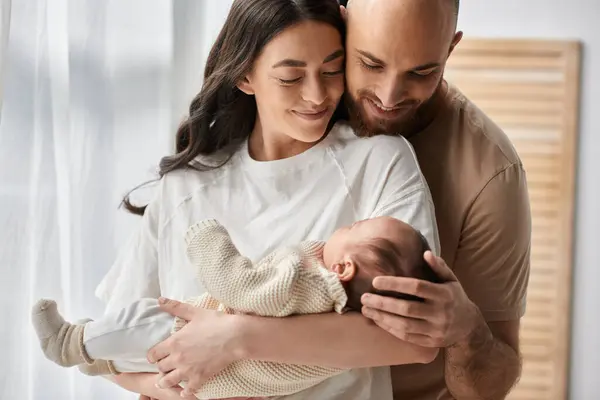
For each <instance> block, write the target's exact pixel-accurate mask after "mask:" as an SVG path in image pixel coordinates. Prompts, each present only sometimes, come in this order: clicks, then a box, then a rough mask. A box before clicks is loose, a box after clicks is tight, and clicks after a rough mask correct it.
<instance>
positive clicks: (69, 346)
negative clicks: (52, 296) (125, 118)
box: [31, 300, 94, 367]
mask: <svg viewBox="0 0 600 400" xmlns="http://www.w3.org/2000/svg"><path fill="white" fill-rule="evenodd" d="M31 318H32V322H33V327H34V329H35V333H36V334H37V337H38V339H39V341H40V346H41V348H42V350H43V351H44V354H45V355H46V357H47V358H48V359H49V360H51V361H54V362H55V363H56V364H58V365H60V366H63V367H72V366H74V365H79V364H86V363H87V364H93V363H94V360H92V359H91V358H90V357H89V356H88V355H87V353H86V351H85V348H84V347H83V329H84V326H85V325H73V324H70V323H68V322H66V321H65V320H64V319H63V317H62V316H61V315H60V314H59V312H58V309H57V307H56V302H55V301H53V300H40V301H38V302H37V304H36V305H35V306H33V309H32V313H31Z"/></svg>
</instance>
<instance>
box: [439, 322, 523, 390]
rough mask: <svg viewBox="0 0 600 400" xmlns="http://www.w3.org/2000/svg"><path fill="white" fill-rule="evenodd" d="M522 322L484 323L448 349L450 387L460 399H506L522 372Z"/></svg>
mask: <svg viewBox="0 0 600 400" xmlns="http://www.w3.org/2000/svg"><path fill="white" fill-rule="evenodd" d="M519 325H520V324H519V321H509V322H493V323H489V326H488V324H486V322H485V321H484V320H483V319H482V320H481V322H480V325H479V326H478V327H477V328H476V329H475V330H474V331H473V333H472V334H471V335H470V336H469V338H468V339H467V340H464V341H461V342H459V343H456V344H455V345H453V346H450V347H449V348H447V349H446V365H445V369H446V371H445V375H446V382H447V384H448V389H449V390H450V392H451V393H452V394H453V395H454V397H456V398H458V399H504V398H505V397H506V395H507V394H508V393H509V392H510V390H511V389H512V388H513V386H514V385H515V383H516V382H517V380H518V379H519V377H520V375H521V359H520V357H519Z"/></svg>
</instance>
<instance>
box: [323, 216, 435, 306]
mask: <svg viewBox="0 0 600 400" xmlns="http://www.w3.org/2000/svg"><path fill="white" fill-rule="evenodd" d="M427 250H430V248H429V244H428V243H427V240H426V239H425V238H424V237H423V235H422V234H421V233H420V232H418V231H417V230H415V229H414V228H412V227H411V226H410V225H408V224H406V223H404V222H402V221H400V220H397V219H395V218H391V217H379V218H373V219H367V220H363V221H359V222H356V223H354V224H353V225H351V226H348V227H344V228H341V229H338V230H337V231H336V232H335V233H334V234H333V235H332V236H331V238H329V240H328V241H327V243H326V244H325V248H324V249H323V261H324V262H325V265H326V267H327V268H328V269H329V270H331V271H332V272H335V273H337V274H338V276H339V278H340V280H341V281H342V284H343V285H344V288H345V289H346V294H347V295H348V303H347V307H349V308H351V309H353V310H355V311H358V310H360V309H361V300H360V299H361V296H362V295H363V294H364V293H376V294H383V295H393V296H394V297H398V298H405V299H409V300H419V299H418V298H416V297H414V296H410V295H404V294H397V293H386V292H380V291H377V290H375V289H374V288H373V284H372V282H373V279H374V278H375V277H377V276H384V275H385V276H403V277H410V278H417V279H422V280H426V281H430V282H439V280H438V279H437V277H436V275H435V273H434V272H433V270H432V269H431V267H430V266H429V265H428V264H427V262H425V260H424V258H423V255H424V253H425V252H426V251H427Z"/></svg>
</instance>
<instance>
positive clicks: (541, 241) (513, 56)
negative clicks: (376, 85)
mask: <svg viewBox="0 0 600 400" xmlns="http://www.w3.org/2000/svg"><path fill="white" fill-rule="evenodd" d="M580 53H581V46H580V44H579V43H578V42H573V41H556V40H553V41H544V40H519V39H508V40H504V39H464V40H463V41H462V42H461V43H460V44H459V46H458V47H457V48H456V49H455V51H454V53H453V54H452V56H451V57H450V60H449V62H448V66H447V70H446V77H447V79H448V81H450V82H451V83H453V84H455V85H456V86H458V87H459V88H460V89H461V91H462V92H463V93H464V94H465V95H466V96H467V97H469V98H470V99H471V100H472V101H473V102H474V103H475V104H476V105H477V106H478V107H480V108H481V109H482V110H483V111H484V112H485V113H486V114H487V115H488V116H490V117H491V118H492V120H494V121H495V122H496V123H497V124H498V125H499V126H500V127H501V128H503V129H504V131H505V132H506V133H507V135H508V136H509V137H510V138H511V140H512V142H513V144H514V146H515V148H516V149H517V151H518V152H519V154H520V156H521V159H522V161H523V164H524V166H525V170H526V171H527V177H528V184H529V193H530V200H531V209H532V220H533V231H532V256H531V260H532V264H531V265H532V267H531V277H530V285H529V291H528V311H527V313H526V315H525V317H524V318H523V320H522V329H521V347H522V353H523V375H522V378H521V381H520V382H519V384H518V385H517V387H516V388H515V389H514V390H513V392H512V393H511V395H510V396H509V399H515V400H516V399H519V400H520V399H540V400H550V399H556V400H558V399H566V398H567V389H568V374H569V354H570V351H569V350H570V323H571V281H572V264H573V244H572V242H573V222H574V193H575V177H576V172H575V171H576V146H577V137H578V118H579V115H578V114H579V112H578V108H579V79H580V77H579V74H580V57H581V54H580Z"/></svg>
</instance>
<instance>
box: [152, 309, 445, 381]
mask: <svg viewBox="0 0 600 400" xmlns="http://www.w3.org/2000/svg"><path fill="white" fill-rule="evenodd" d="M160 301H161V308H162V309H163V310H164V311H166V312H169V313H171V314H172V315H174V316H178V317H180V318H183V319H185V320H187V321H189V323H188V324H187V325H185V326H184V327H183V329H182V330H180V331H179V332H177V333H175V334H174V335H172V336H171V337H169V338H167V339H166V340H165V341H164V342H162V343H159V344H158V345H157V346H155V347H154V348H153V349H151V350H150V352H149V353H148V359H149V361H150V362H157V361H158V369H159V370H160V371H161V372H163V373H167V374H168V375H166V376H165V377H164V378H162V379H161V381H160V385H161V387H173V386H175V385H177V384H178V383H179V382H181V381H187V382H188V389H189V390H191V391H194V390H198V389H199V388H200V387H201V386H202V384H203V383H204V382H206V381H207V380H208V379H210V378H211V377H212V376H214V375H216V374H217V373H219V372H221V371H222V370H223V369H225V368H226V367H228V366H229V365H230V364H231V363H233V362H236V361H240V360H244V359H255V360H263V361H272V362H281V363H290V364H305V365H320V366H329V367H333V368H342V369H347V368H362V367H373V366H383V365H398V364H411V363H428V362H431V361H432V360H433V359H435V357H436V356H437V353H438V350H437V349H431V348H423V347H420V346H417V345H413V344H409V343H406V342H404V341H402V340H400V339H397V338H395V337H394V336H392V335H390V334H389V333H387V332H386V331H384V330H383V329H381V328H379V327H377V326H376V325H374V324H373V323H372V322H369V320H368V319H366V318H365V317H363V316H362V315H360V314H357V313H348V314H346V315H338V314H335V313H327V314H313V315H303V316H294V317H286V318H266V317H256V316H248V315H229V314H224V313H219V312H215V311H211V310H204V309H201V308H195V307H193V306H191V305H189V304H185V303H180V302H178V301H174V300H167V301H165V302H163V299H160Z"/></svg>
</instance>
